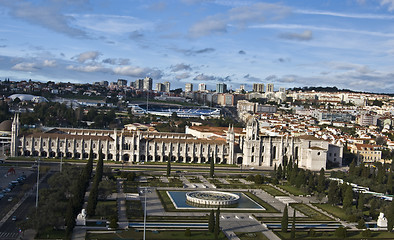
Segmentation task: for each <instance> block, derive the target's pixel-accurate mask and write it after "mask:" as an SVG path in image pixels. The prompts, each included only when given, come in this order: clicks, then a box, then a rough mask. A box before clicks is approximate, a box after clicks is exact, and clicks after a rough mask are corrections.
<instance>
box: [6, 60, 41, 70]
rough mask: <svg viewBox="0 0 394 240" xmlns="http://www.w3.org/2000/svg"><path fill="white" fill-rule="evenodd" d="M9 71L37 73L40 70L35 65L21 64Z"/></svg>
mask: <svg viewBox="0 0 394 240" xmlns="http://www.w3.org/2000/svg"><path fill="white" fill-rule="evenodd" d="M11 69H12V70H17V71H25V72H31V71H37V70H39V69H40V68H39V66H38V64H37V63H26V62H22V63H18V64H15V65H14V66H13V67H12V68H11Z"/></svg>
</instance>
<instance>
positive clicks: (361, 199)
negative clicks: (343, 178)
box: [357, 193, 364, 212]
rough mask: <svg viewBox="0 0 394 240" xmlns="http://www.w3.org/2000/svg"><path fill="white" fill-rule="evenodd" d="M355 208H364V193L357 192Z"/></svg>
mask: <svg viewBox="0 0 394 240" xmlns="http://www.w3.org/2000/svg"><path fill="white" fill-rule="evenodd" d="M357 209H358V210H360V211H361V212H362V211H363V210H364V194H363V193H359V195H358V203H357Z"/></svg>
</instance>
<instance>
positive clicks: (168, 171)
mask: <svg viewBox="0 0 394 240" xmlns="http://www.w3.org/2000/svg"><path fill="white" fill-rule="evenodd" d="M169 176H171V158H169V159H168V162H167V177H169Z"/></svg>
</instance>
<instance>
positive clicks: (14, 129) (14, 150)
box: [11, 113, 19, 157]
mask: <svg viewBox="0 0 394 240" xmlns="http://www.w3.org/2000/svg"><path fill="white" fill-rule="evenodd" d="M18 135H19V114H17V113H16V114H15V115H14V119H13V121H12V126H11V157H16V156H18V142H19V140H18Z"/></svg>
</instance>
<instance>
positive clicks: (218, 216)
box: [214, 208, 220, 240]
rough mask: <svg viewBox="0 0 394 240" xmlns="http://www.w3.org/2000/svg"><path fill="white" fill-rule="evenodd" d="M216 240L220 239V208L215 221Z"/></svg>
mask: <svg viewBox="0 0 394 240" xmlns="http://www.w3.org/2000/svg"><path fill="white" fill-rule="evenodd" d="M214 233H215V240H218V239H219V233H220V208H218V210H216V219H215V231H214Z"/></svg>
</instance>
